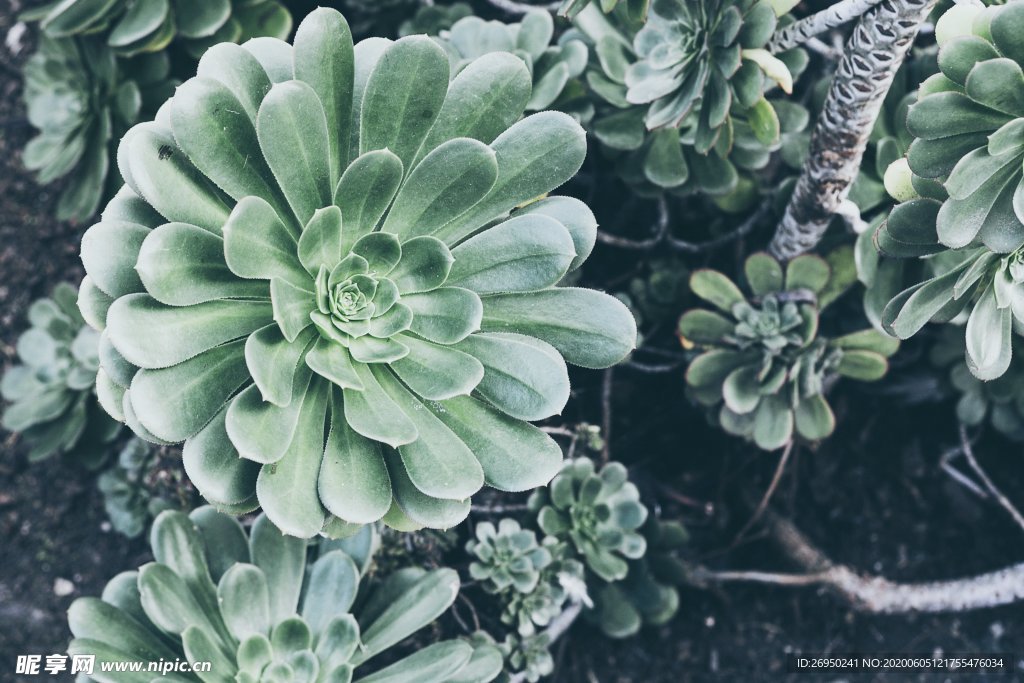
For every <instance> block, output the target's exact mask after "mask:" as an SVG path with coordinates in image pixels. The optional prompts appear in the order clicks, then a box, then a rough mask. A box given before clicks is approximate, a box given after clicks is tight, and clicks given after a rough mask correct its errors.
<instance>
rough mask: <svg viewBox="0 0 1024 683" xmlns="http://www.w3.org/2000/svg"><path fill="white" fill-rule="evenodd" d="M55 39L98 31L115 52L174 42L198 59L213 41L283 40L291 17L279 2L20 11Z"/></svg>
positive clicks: (84, 3)
mask: <svg viewBox="0 0 1024 683" xmlns="http://www.w3.org/2000/svg"><path fill="white" fill-rule="evenodd" d="M22 18H23V19H25V20H28V21H39V22H40V25H41V27H42V29H43V31H44V32H45V33H46V34H47V35H48V36H51V37H54V38H66V37H69V36H82V35H98V36H101V37H102V38H103V40H104V42H105V43H106V45H107V46H108V47H109V48H110V49H111V50H112V51H114V52H116V53H117V54H119V55H123V56H126V57H131V56H134V55H139V54H145V53H152V52H160V51H161V50H164V49H165V48H166V47H167V46H168V45H170V44H171V42H172V41H175V42H178V43H180V44H181V45H182V46H183V47H184V48H185V50H186V51H188V53H190V54H191V55H192V56H193V57H195V58H196V59H198V58H199V57H201V56H202V54H203V52H204V51H206V49H207V48H208V47H210V46H211V45H215V44H217V43H222V42H233V43H238V42H242V41H245V40H248V39H250V38H255V37H258V36H267V37H274V38H279V39H282V40H283V39H284V38H287V37H288V35H289V34H290V33H291V30H292V16H291V13H290V12H288V10H287V8H285V6H284V5H283V4H281V3H279V2H277V0H147V1H146V2H132V0H64V1H63V2H54V3H49V4H46V5H43V6H42V7H39V8H37V9H33V10H29V11H27V12H25V13H24V14H23V15H22Z"/></svg>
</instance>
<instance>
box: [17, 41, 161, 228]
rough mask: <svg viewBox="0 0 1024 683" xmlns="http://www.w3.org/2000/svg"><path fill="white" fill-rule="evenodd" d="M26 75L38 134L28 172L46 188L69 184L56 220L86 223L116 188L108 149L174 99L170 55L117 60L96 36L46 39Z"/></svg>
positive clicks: (29, 151) (27, 156)
mask: <svg viewBox="0 0 1024 683" xmlns="http://www.w3.org/2000/svg"><path fill="white" fill-rule="evenodd" d="M24 74H25V107H26V110H27V113H28V120H29V123H31V124H32V126H33V127H34V128H36V129H37V130H38V131H39V134H38V135H37V136H36V137H34V138H33V139H32V140H30V141H29V143H28V145H26V147H25V150H24V152H23V161H24V163H25V166H26V167H27V168H28V169H29V170H30V171H34V172H35V173H36V177H37V179H38V180H39V182H40V183H43V184H46V183H51V182H53V181H55V180H57V179H59V178H63V177H67V178H68V180H67V185H66V186H65V188H64V189H63V191H62V192H61V196H60V199H59V200H58V202H57V210H56V213H57V217H58V218H59V219H61V220H69V219H71V220H84V219H86V218H89V217H90V216H93V215H95V213H96V210H97V208H98V207H99V205H100V202H101V201H102V200H103V199H104V197H105V196H106V197H110V196H111V195H112V194H113V192H114V191H116V189H117V184H119V183H120V179H119V178H118V177H117V173H116V171H115V172H111V166H112V162H111V158H112V157H113V149H112V146H113V144H114V143H115V142H116V140H117V139H118V138H119V137H120V136H121V135H122V134H123V133H124V132H125V131H126V130H127V129H128V128H129V127H130V126H131V125H132V124H134V123H135V122H136V121H138V120H139V116H140V114H141V113H143V112H150V113H152V112H153V111H155V109H156V104H159V102H161V101H163V100H164V99H165V98H166V97H167V96H168V95H170V94H171V92H172V89H173V86H174V82H173V81H172V80H170V78H169V75H170V62H169V60H168V58H167V55H165V54H156V55H144V56H141V57H138V58H135V59H130V60H118V59H116V58H115V56H114V54H113V53H112V52H111V51H110V50H109V49H107V48H106V46H105V45H103V43H102V42H101V41H99V40H98V39H96V38H94V37H91V36H87V37H84V38H50V37H48V36H46V35H43V36H42V37H41V38H40V42H39V48H38V50H37V51H36V52H35V54H33V55H32V57H31V58H29V60H28V63H27V64H26V65H25V72H24Z"/></svg>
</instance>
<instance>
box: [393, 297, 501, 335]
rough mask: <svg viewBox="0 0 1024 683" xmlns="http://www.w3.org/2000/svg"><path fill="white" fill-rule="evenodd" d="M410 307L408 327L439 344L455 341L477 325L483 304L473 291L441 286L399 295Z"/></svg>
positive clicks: (478, 325) (478, 326) (473, 329)
mask: <svg viewBox="0 0 1024 683" xmlns="http://www.w3.org/2000/svg"><path fill="white" fill-rule="evenodd" d="M402 303H404V304H405V305H406V306H408V307H409V308H410V309H412V313H413V320H412V326H411V327H410V328H409V329H410V330H412V331H413V332H415V333H416V334H418V335H420V336H421V337H423V338H424V339H426V340H428V341H432V342H436V343H438V344H454V343H455V342H458V341H461V340H462V339H465V338H466V337H467V336H469V335H470V334H471V333H473V332H475V331H476V330H478V329H480V321H481V315H482V313H483V305H482V304H481V303H480V297H478V296H477V295H476V293H474V292H471V291H470V290H468V289H462V288H461V287H441V288H439V289H435V290H433V291H431V292H424V293H421V294H410V295H408V296H404V297H402Z"/></svg>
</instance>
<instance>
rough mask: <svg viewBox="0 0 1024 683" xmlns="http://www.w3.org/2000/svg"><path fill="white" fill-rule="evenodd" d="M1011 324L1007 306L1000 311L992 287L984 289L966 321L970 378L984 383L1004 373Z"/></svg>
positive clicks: (1011, 320) (1008, 351) (1008, 362)
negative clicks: (973, 377)
mask: <svg viewBox="0 0 1024 683" xmlns="http://www.w3.org/2000/svg"><path fill="white" fill-rule="evenodd" d="M1012 322H1013V315H1012V312H1011V309H1010V307H1009V306H1007V307H1005V308H1000V306H999V301H998V299H997V296H996V289H995V287H989V288H987V289H986V290H985V291H984V293H982V295H981V298H980V299H978V302H977V303H976V304H974V309H973V310H972V311H971V315H970V317H968V319H967V335H966V339H967V367H968V368H969V369H970V371H971V374H972V375H974V376H975V377H977V378H978V379H980V380H983V381H988V380H992V379H995V378H997V377H1000V376H1001V375H1003V373H1005V372H1006V369H1007V368H1008V367H1009V366H1010V358H1011V355H1012V354H1013V346H1012V343H1011V332H1012V329H1013V326H1012Z"/></svg>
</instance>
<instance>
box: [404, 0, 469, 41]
mask: <svg viewBox="0 0 1024 683" xmlns="http://www.w3.org/2000/svg"><path fill="white" fill-rule="evenodd" d="M472 15H473V8H472V7H470V6H469V5H468V4H466V3H464V2H455V3H452V4H451V5H422V6H421V7H420V8H419V9H417V10H416V13H415V14H413V15H412V16H411V17H410V18H408V19H406V20H405V21H403V22H402V24H401V25H400V26H399V27H398V35H400V36H403V37H404V36H411V35H416V34H424V35H428V36H436V35H438V34H440V33H441V32H442V31H447V30H448V29H450V28H451V27H452V26H454V25H455V22H457V21H459V20H460V19H465V18H466V17H469V16H472Z"/></svg>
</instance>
